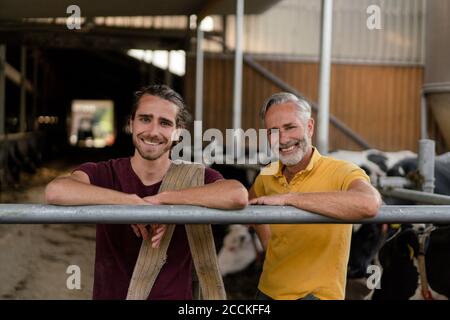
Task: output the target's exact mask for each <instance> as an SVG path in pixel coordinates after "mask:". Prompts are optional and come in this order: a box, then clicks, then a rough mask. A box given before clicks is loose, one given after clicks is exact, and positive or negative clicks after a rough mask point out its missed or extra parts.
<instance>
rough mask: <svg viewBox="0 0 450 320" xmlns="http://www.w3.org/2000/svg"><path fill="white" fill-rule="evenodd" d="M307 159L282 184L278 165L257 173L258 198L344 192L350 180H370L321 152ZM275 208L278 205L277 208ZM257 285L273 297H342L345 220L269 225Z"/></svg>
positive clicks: (347, 226) (347, 247) (346, 253)
mask: <svg viewBox="0 0 450 320" xmlns="http://www.w3.org/2000/svg"><path fill="white" fill-rule="evenodd" d="M313 150H314V151H313V155H312V158H311V161H310V163H309V164H308V166H307V168H306V169H305V170H302V171H300V172H298V173H297V174H296V175H295V176H294V178H293V179H292V180H291V181H290V183H287V180H286V178H285V177H284V176H283V174H282V167H283V166H282V165H281V164H279V170H278V172H277V173H275V174H273V175H261V174H260V175H259V176H258V177H257V178H256V180H255V183H254V185H253V189H254V191H255V193H256V196H257V197H261V196H266V195H275V194H282V193H289V192H327V191H345V190H347V189H348V187H349V185H350V183H351V182H352V181H354V180H355V179H364V180H366V181H369V177H368V176H367V175H366V174H365V172H364V171H363V170H362V169H361V168H359V167H358V166H356V165H354V164H352V163H349V162H346V161H342V160H336V159H333V158H329V157H325V156H321V155H320V153H319V152H318V151H317V150H316V149H315V148H314V149H313ZM280 210H282V208H281V207H280ZM270 229H271V238H270V241H269V245H268V248H267V252H266V259H265V261H264V266H263V271H262V274H261V278H260V281H259V285H258V288H259V290H260V291H262V292H263V293H264V294H266V295H268V296H270V297H272V298H273V299H284V300H291V299H292V300H293V299H299V298H302V297H304V296H306V295H308V294H313V295H315V296H316V297H318V298H320V299H344V298H345V284H346V276H347V263H348V258H349V253H350V240H351V233H352V225H350V224H272V225H270Z"/></svg>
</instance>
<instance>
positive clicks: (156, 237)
mask: <svg viewBox="0 0 450 320" xmlns="http://www.w3.org/2000/svg"><path fill="white" fill-rule="evenodd" d="M131 228H133V231H134V233H135V234H136V236H137V237H138V238H140V237H141V236H142V238H143V239H144V240H150V241H151V242H152V248H159V245H160V243H161V239H162V238H163V236H164V234H165V233H166V230H167V225H165V224H132V225H131ZM148 228H150V231H149V230H148ZM150 233H151V239H150Z"/></svg>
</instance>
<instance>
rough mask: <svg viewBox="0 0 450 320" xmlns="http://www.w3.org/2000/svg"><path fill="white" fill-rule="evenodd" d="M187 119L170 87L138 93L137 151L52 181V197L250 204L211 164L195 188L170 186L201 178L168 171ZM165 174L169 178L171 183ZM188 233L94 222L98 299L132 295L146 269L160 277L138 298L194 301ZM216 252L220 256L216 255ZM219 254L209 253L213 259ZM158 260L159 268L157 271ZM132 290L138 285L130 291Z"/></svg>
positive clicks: (59, 200) (62, 200) (80, 201)
mask: <svg viewBox="0 0 450 320" xmlns="http://www.w3.org/2000/svg"><path fill="white" fill-rule="evenodd" d="M188 116H189V114H188V112H187V110H186V106H185V104H184V101H183V99H182V98H181V96H180V95H179V94H177V93H176V92H175V91H173V90H172V89H171V88H169V87H167V86H164V85H153V86H148V87H145V88H143V89H142V90H140V91H138V92H137V93H136V101H135V104H134V106H133V109H132V111H131V121H130V129H131V133H132V139H133V144H134V146H135V152H134V155H133V156H132V157H125V158H119V159H111V160H109V161H105V162H97V163H93V162H90V163H85V164H82V165H81V166H79V167H78V168H77V169H75V170H74V171H73V172H72V174H71V175H70V176H68V177H60V178H57V179H55V180H54V181H52V182H51V183H50V184H49V185H48V186H47V189H46V199H47V202H48V203H51V204H59V205H89V204H129V205H151V204H180V205H181V204H190V205H198V206H205V207H211V208H219V209H240V208H243V207H245V206H246V204H247V201H248V200H247V196H248V194H247V190H246V189H245V188H244V186H243V185H241V184H240V183H239V182H238V181H235V180H224V179H223V178H222V176H221V175H220V174H219V173H218V172H217V171H214V170H212V169H206V170H204V171H201V173H200V174H199V175H198V178H197V182H198V185H197V186H195V187H188V188H184V189H182V190H174V189H172V188H171V186H177V187H178V186H181V185H182V184H183V185H184V187H186V185H189V183H190V182H191V181H194V180H196V177H195V176H194V175H193V174H192V173H195V172H198V170H192V171H188V172H187V174H184V175H183V176H179V177H178V176H176V175H174V174H172V175H170V174H169V172H174V171H173V170H172V171H171V168H173V167H174V166H173V163H172V161H171V160H170V158H169V153H170V150H171V148H172V146H173V145H174V140H175V139H176V137H177V131H179V129H181V128H185V127H186V123H187V121H188V118H189V117H188ZM188 166H190V167H187V168H188V169H189V170H191V169H196V167H193V166H194V165H188ZM201 169H202V168H201ZM203 169H204V168H203ZM174 170H175V169H174ZM176 170H178V169H176ZM176 172H180V171H176ZM168 175H169V176H170V178H169V179H168V180H170V181H166V178H167V176H168ZM177 180H178V181H177ZM179 180H181V181H179ZM199 180H202V181H199ZM203 180H204V181H203ZM203 184H204V185H203ZM162 188H163V189H164V190H162ZM218 195H220V196H218ZM186 228H190V227H189V226H187V227H186ZM168 230H170V232H168ZM187 230H188V229H187ZM167 233H169V234H170V237H171V239H170V238H168V236H167ZM189 235H190V233H189V232H188V233H187V232H186V231H185V228H184V227H183V226H176V227H175V228H174V226H169V227H168V226H166V225H152V226H150V225H145V224H141V225H132V226H130V225H110V224H99V225H97V239H96V256H95V276H94V299H125V297H131V298H135V297H136V295H135V294H134V292H135V291H136V290H134V287H133V286H131V284H130V281H131V280H132V276H133V279H137V278H138V277H137V276H140V274H142V273H143V272H144V271H145V272H146V270H149V269H152V270H153V269H154V271H152V273H151V275H153V276H154V277H156V279H155V278H152V279H151V280H149V279H144V280H143V281H144V282H145V283H143V286H145V289H143V290H140V292H146V291H145V290H151V291H150V293H149V295H148V296H147V295H145V294H144V296H142V295H141V296H140V297H139V298H142V299H145V298H148V299H192V288H191V268H192V267H191V265H192V256H191V252H190V249H191V250H192V247H191V248H190V245H191V242H193V241H191V240H192V238H189V239H188V238H187V237H189ZM140 237H142V238H143V239H144V240H145V241H150V242H151V244H152V247H153V249H152V248H151V247H149V248H145V247H144V244H147V242H145V243H143V244H142V240H141V239H138V238H140ZM188 240H189V246H188ZM194 240H195V239H194ZM160 243H163V244H165V246H166V248H165V249H164V252H161V254H159V255H158V257H156V258H155V259H159V260H154V261H155V262H157V263H151V264H150V265H151V266H152V267H151V268H150V267H149V264H147V267H146V268H145V270H144V271H143V272H136V268H137V267H138V266H140V265H141V264H138V263H137V262H136V261H141V260H138V256H139V257H140V256H141V253H142V252H143V248H144V249H145V250H147V251H145V252H143V253H144V254H143V255H142V256H143V257H144V260H145V257H148V256H151V255H152V254H153V253H154V252H157V251H156V250H157V249H158V247H159V246H160ZM169 243H170V244H169ZM141 244H142V246H141ZM204 246H205V245H204ZM140 248H141V250H140ZM200 249H201V248H200ZM213 254H214V256H215V252H214V253H213ZM166 257H167V258H166ZM214 258H215V257H210V260H214ZM202 259H204V256H203V258H202ZM144 260H142V262H143V263H142V264H144V262H145V261H144ZM152 261H153V260H152ZM194 262H196V260H194ZM197 262H199V263H201V262H202V261H197ZM155 264H156V265H157V266H156V267H158V268H161V269H160V270H157V268H156V267H155V268H153V265H155ZM196 268H197V265H196ZM133 270H134V272H133ZM204 273H205V272H203V273H202V275H203V274H204ZM134 275H136V277H134ZM200 281H201V279H200ZM133 283H135V282H133ZM148 283H151V284H150V285H148ZM153 283H154V284H153ZM129 287H130V288H132V287H133V290H131V289H130V288H129ZM127 292H128V295H127ZM214 297H217V296H214Z"/></svg>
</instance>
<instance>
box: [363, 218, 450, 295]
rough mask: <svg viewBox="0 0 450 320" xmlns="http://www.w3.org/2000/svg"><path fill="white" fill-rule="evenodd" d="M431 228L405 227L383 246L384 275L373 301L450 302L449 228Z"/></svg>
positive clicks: (380, 257) (381, 257)
mask: <svg viewBox="0 0 450 320" xmlns="http://www.w3.org/2000/svg"><path fill="white" fill-rule="evenodd" d="M429 228H431V229H428V230H427V228H424V229H421V230H418V228H414V227H413V226H411V225H402V227H401V229H400V232H399V233H398V235H397V236H395V237H394V238H392V239H391V240H390V241H387V242H386V243H385V244H384V246H383V247H382V248H381V250H380V253H379V260H380V264H381V266H382V268H383V273H382V276H381V282H380V288H379V289H376V290H374V293H373V295H372V299H373V300H407V299H410V300H422V299H425V300H448V299H449V298H450V273H449V272H448V270H449V268H450V250H449V248H450V226H437V227H433V226H431V227H429ZM434 228H435V229H434ZM421 243H422V245H421Z"/></svg>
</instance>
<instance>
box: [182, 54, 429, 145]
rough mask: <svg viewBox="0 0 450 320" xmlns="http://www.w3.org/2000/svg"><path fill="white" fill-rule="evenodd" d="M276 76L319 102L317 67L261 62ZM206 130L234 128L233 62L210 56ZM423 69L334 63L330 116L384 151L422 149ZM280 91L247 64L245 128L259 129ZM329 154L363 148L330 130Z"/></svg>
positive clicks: (189, 87) (191, 84)
mask: <svg viewBox="0 0 450 320" xmlns="http://www.w3.org/2000/svg"><path fill="white" fill-rule="evenodd" d="M259 62H260V63H261V64H262V65H263V66H264V67H266V68H267V69H269V70H270V71H272V72H273V73H274V74H275V75H277V76H278V77H280V78H281V79H283V80H284V81H286V82H287V83H289V84H290V85H292V86H294V87H295V88H297V89H298V90H299V91H300V92H302V93H303V94H304V95H305V96H307V97H308V98H309V99H311V100H313V101H317V95H318V80H319V79H318V74H319V67H318V64H317V63H312V62H298V61H267V60H266V61H259ZM204 79H205V84H204V130H205V129H207V128H218V129H220V130H225V129H226V128H231V125H232V109H233V107H232V103H233V60H232V58H230V57H224V56H219V55H218V56H211V55H207V56H206V57H205V75H204ZM422 84H423V68H422V67H416V66H378V65H358V64H353V65H352V64H334V65H333V66H332V76H331V99H330V101H331V105H330V110H331V113H332V114H334V115H335V116H336V117H338V118H339V119H340V120H342V121H343V122H344V123H346V124H347V125H348V126H349V127H350V128H352V129H353V130H354V131H356V132H357V133H359V134H360V135H361V136H362V137H363V138H364V139H366V140H367V141H368V142H369V143H370V144H371V145H372V146H373V147H374V148H377V149H381V150H401V149H409V150H416V149H417V140H418V139H419V134H420V119H419V116H420V96H419V95H420V89H421V87H422ZM278 91H280V90H279V89H278V88H277V87H275V86H274V85H273V84H272V83H270V82H269V81H268V80H267V79H264V78H263V77H262V76H260V75H259V74H257V73H256V72H254V71H253V70H251V69H250V68H249V67H247V66H246V65H245V64H244V70H243V91H242V92H243V97H242V115H243V119H242V126H243V128H244V129H247V128H259V127H261V122H260V120H259V117H258V113H259V108H260V106H261V105H262V103H263V102H264V100H265V99H266V98H267V97H268V96H269V95H270V94H272V93H275V92H278ZM185 92H186V100H187V102H188V104H189V106H191V109H194V102H195V96H194V94H195V59H194V58H193V57H190V58H189V59H188V61H187V73H186V90H185ZM330 149H350V150H358V149H359V147H358V146H357V145H356V144H355V143H353V142H352V141H350V140H349V139H348V138H347V137H345V136H344V135H343V134H342V133H340V132H338V130H337V129H336V128H334V127H333V126H331V127H330Z"/></svg>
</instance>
